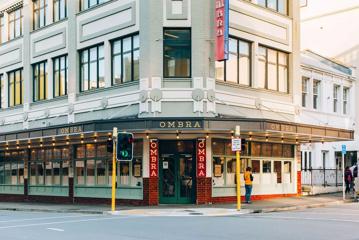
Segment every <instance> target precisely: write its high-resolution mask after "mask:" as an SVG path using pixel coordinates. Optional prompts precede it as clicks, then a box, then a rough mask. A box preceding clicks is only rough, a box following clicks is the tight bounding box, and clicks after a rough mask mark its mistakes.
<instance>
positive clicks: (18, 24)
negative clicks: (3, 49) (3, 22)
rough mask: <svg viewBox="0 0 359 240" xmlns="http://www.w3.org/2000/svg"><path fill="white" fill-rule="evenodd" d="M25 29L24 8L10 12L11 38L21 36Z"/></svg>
mask: <svg viewBox="0 0 359 240" xmlns="http://www.w3.org/2000/svg"><path fill="white" fill-rule="evenodd" d="M22 29H23V17H22V8H19V9H17V10H14V11H12V12H10V13H9V29H8V31H9V40H11V39H14V38H17V37H20V36H21V35H22Z"/></svg>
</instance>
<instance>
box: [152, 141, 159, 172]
mask: <svg viewBox="0 0 359 240" xmlns="http://www.w3.org/2000/svg"><path fill="white" fill-rule="evenodd" d="M157 177H158V141H157V140H156V139H151V140H150V178H157Z"/></svg>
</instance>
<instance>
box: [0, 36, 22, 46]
mask: <svg viewBox="0 0 359 240" xmlns="http://www.w3.org/2000/svg"><path fill="white" fill-rule="evenodd" d="M22 38H23V35H21V36H19V37H16V38H13V39H11V40H8V41H6V42H3V43H1V44H0V47H3V46H5V45H7V44H10V43H12V42H15V41H17V40H20V39H22Z"/></svg>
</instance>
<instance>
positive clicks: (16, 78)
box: [8, 69, 24, 107]
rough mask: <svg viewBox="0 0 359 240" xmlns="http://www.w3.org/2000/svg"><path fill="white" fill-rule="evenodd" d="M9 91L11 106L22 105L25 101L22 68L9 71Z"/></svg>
mask: <svg viewBox="0 0 359 240" xmlns="http://www.w3.org/2000/svg"><path fill="white" fill-rule="evenodd" d="M8 81H9V85H8V92H9V94H8V95H9V96H8V98H9V100H8V104H9V107H14V106H17V105H21V104H23V102H24V81H23V79H22V69H18V70H15V71H12V72H9V73H8Z"/></svg>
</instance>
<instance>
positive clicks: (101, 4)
mask: <svg viewBox="0 0 359 240" xmlns="http://www.w3.org/2000/svg"><path fill="white" fill-rule="evenodd" d="M113 2H114V1H112V0H109V1H108V2H104V3H100V4H97V5H95V6H93V7H90V8H87V9H84V10H81V9H80V12H78V13H77V14H76V16H79V15H82V14H85V13H87V12H90V11H92V10H94V9H98V8H100V7H103V6H106V5H108V4H110V3H113Z"/></svg>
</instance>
